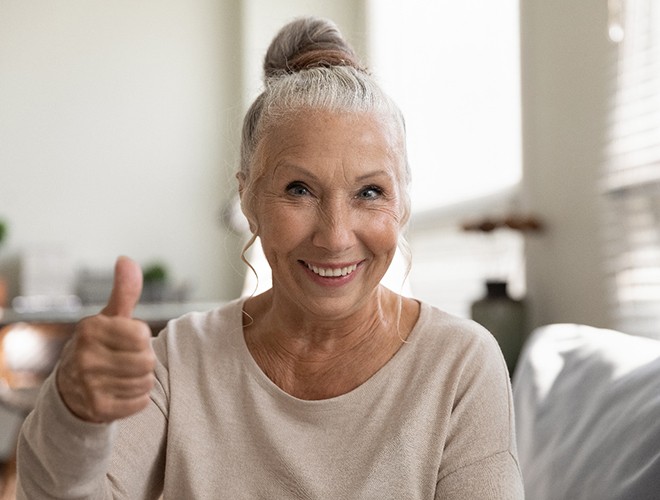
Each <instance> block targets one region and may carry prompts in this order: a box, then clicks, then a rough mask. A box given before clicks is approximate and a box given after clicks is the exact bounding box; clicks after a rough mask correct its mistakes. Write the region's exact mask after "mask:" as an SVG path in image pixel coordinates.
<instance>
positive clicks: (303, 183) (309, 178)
mask: <svg viewBox="0 0 660 500" xmlns="http://www.w3.org/2000/svg"><path fill="white" fill-rule="evenodd" d="M403 151H404V149H403V144H402V137H401V134H400V132H399V131H398V129H397V128H396V127H395V126H394V125H393V124H392V122H391V120H387V119H384V118H382V117H379V116H378V115H374V114H366V113H360V114H357V113H350V114H349V113H337V112H330V111H314V112H307V113H304V112H301V113H300V114H297V115H296V117H295V118H294V119H292V120H290V121H287V122H286V123H284V124H281V125H279V126H276V127H275V128H274V129H273V130H271V133H269V134H268V136H267V137H266V138H265V139H264V143H263V149H262V155H261V158H262V161H263V162H264V164H263V165H261V167H263V169H264V170H263V173H264V175H263V176H262V177H261V179H260V180H259V181H258V184H257V186H256V189H255V196H256V197H257V199H256V203H255V205H254V206H255V213H254V214H253V215H254V218H255V220H256V222H257V227H258V236H259V237H260V238H261V243H262V246H263V250H264V253H265V255H266V258H267V259H268V262H269V263H270V266H271V268H272V272H273V292H274V293H275V297H276V300H284V301H286V303H288V304H290V305H292V306H294V307H297V308H302V309H304V310H306V311H308V312H311V313H313V314H316V315H319V316H322V317H326V318H327V317H338V316H339V317H340V316H348V315H350V313H352V312H354V311H355V310H357V309H359V308H360V307H362V306H364V305H365V303H366V301H368V300H370V299H373V298H374V297H375V290H376V289H377V287H378V284H379V283H380V280H381V278H382V277H383V275H384V274H385V271H386V270H387V268H388V267H389V265H390V262H391V261H392V258H393V256H394V253H395V251H396V247H397V242H398V237H399V232H400V230H401V218H402V214H403V206H402V199H403V196H402V193H401V192H400V190H401V184H402V183H401V182H400V179H401V177H402V176H403V175H404V174H403V168H404V166H403V155H402V152H403Z"/></svg>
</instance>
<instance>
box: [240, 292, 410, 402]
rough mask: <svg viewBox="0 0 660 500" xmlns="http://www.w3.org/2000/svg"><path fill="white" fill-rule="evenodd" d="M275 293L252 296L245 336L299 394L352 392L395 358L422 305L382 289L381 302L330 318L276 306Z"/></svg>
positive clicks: (264, 363)
mask: <svg viewBox="0 0 660 500" xmlns="http://www.w3.org/2000/svg"><path fill="white" fill-rule="evenodd" d="M274 303H275V301H274V300H273V296H272V292H267V293H266V294H263V295H260V296H258V297H254V298H253V299H248V301H247V302H246V305H245V311H246V313H247V315H246V318H247V319H246V321H245V324H244V334H245V340H246V343H247V346H248V349H249V350H250V353H251V354H252V356H253V358H254V359H255V361H256V362H257V364H258V365H259V366H260V367H261V369H262V370H263V371H264V373H265V374H266V375H267V376H268V377H269V378H270V379H271V380H272V381H273V382H274V383H275V384H276V385H278V386H279V387H280V388H281V389H282V390H284V391H285V392H287V393H289V394H291V395H293V396H296V397H299V398H301V399H326V398H329V397H334V396H338V395H341V394H345V393H346V392H349V391H351V390H353V389H355V388H356V387H358V386H359V385H361V384H362V383H364V382H365V381H366V380H367V379H369V378H370V377H371V376H372V375H373V374H374V373H375V372H376V371H378V370H379V369H380V368H381V367H382V366H383V365H385V364H386V363H387V361H389V359H391V357H392V356H393V355H394V354H395V353H396V352H397V351H398V350H399V348H400V347H401V345H402V344H403V342H404V341H405V339H406V337H407V336H408V334H409V333H410V330H411V329H412V326H413V325H414V322H415V321H416V318H417V315H418V304H417V303H416V302H414V301H411V300H409V299H401V298H400V297H398V296H397V295H396V294H394V293H393V292H390V291H389V290H386V289H383V292H379V296H378V300H377V302H375V303H373V304H372V305H371V307H369V308H364V307H363V308H361V309H360V310H359V311H357V312H356V313H355V314H353V315H351V316H347V317H343V318H335V319H333V320H332V321H328V320H325V319H323V318H315V317H310V316H304V315H301V314H300V313H296V314H292V312H291V311H288V312H286V311H287V310H286V309H283V308H279V307H274V305H273V304H274Z"/></svg>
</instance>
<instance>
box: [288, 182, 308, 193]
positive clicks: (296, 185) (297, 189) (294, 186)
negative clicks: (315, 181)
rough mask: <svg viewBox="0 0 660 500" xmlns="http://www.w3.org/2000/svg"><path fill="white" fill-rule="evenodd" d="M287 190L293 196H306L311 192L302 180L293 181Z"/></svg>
mask: <svg viewBox="0 0 660 500" xmlns="http://www.w3.org/2000/svg"><path fill="white" fill-rule="evenodd" d="M286 192H287V193H288V194H290V195H292V196H306V195H308V194H309V189H307V186H305V185H304V184H302V183H300V182H292V183H291V184H289V185H288V186H287V187H286Z"/></svg>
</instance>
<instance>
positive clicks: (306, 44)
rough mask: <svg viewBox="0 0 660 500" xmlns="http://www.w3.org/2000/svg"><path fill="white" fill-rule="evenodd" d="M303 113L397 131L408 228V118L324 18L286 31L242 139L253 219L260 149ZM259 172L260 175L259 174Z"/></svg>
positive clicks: (268, 60)
mask: <svg viewBox="0 0 660 500" xmlns="http://www.w3.org/2000/svg"><path fill="white" fill-rule="evenodd" d="M302 110H305V111H306V110H329V111H338V112H348V113H373V114H375V115H378V116H381V117H383V118H384V119H387V120H391V121H392V123H393V124H394V125H396V127H397V128H398V129H399V131H400V134H401V144H402V151H401V155H402V158H401V159H402V166H403V172H401V175H400V183H401V195H402V200H401V202H402V210H403V213H402V214H401V215H402V221H403V222H404V223H405V222H407V220H408V217H409V212H410V200H409V196H408V184H409V182H410V169H409V166H408V160H407V154H406V150H405V123H404V120H403V116H402V114H401V112H400V110H399V108H398V107H397V106H396V104H395V103H394V102H393V101H392V100H391V99H390V98H389V97H388V96H387V95H386V94H385V93H384V92H383V91H382V89H381V88H380V86H379V85H378V84H377V83H376V81H375V80H374V79H373V77H372V76H371V75H369V73H368V72H367V71H366V70H365V69H364V68H363V67H362V66H361V64H360V63H359V61H358V59H357V56H356V55H355V53H354V52H353V49H352V48H351V47H350V45H349V44H348V43H347V42H346V41H345V40H344V38H343V37H342V35H341V33H340V32H339V30H338V29H337V27H336V26H335V25H334V24H333V23H332V22H330V21H328V20H325V19H318V18H303V19H298V20H296V21H293V22H291V23H289V24H287V25H286V26H284V27H283V28H282V29H281V30H280V32H279V33H278V34H277V35H276V36H275V38H274V39H273V42H272V43H271V45H270V47H269V49H268V51H267V53H266V57H265V60H264V90H263V92H262V93H261V94H260V95H259V96H258V97H257V98H256V100H255V101H254V103H253V104H252V106H251V107H250V109H249V110H248V112H247V114H246V116H245V120H244V122H243V133H242V139H241V165H240V173H239V175H240V176H241V177H242V179H243V182H244V187H243V189H244V192H243V196H242V203H243V209H244V212H246V215H247V216H248V219H250V215H249V214H250V213H251V212H252V210H251V208H252V207H251V201H252V198H253V193H252V192H251V191H252V188H253V187H254V185H255V183H256V181H257V180H258V179H259V178H260V177H261V175H262V174H263V172H261V171H260V170H262V169H260V168H259V166H258V165H259V163H260V162H259V161H257V157H258V151H259V145H260V144H261V141H262V140H263V138H264V137H265V136H266V135H267V134H268V132H269V130H270V129H271V127H273V126H274V125H275V124H281V123H282V122H283V121H284V120H287V119H289V118H291V117H295V115H296V114H297V113H299V112H301V111H302ZM261 163H263V162H261ZM255 166H257V171H253V168H254V167H255ZM250 222H251V223H253V221H250Z"/></svg>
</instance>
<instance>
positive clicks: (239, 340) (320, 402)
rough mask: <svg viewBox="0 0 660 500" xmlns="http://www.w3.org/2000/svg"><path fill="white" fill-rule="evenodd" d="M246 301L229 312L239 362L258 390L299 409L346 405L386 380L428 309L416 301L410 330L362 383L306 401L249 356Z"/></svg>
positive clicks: (408, 350) (406, 354)
mask: <svg viewBox="0 0 660 500" xmlns="http://www.w3.org/2000/svg"><path fill="white" fill-rule="evenodd" d="M246 300H247V297H243V298H241V299H239V300H237V301H236V303H235V306H236V309H235V311H234V314H233V321H234V328H232V331H233V332H234V335H235V337H236V338H235V345H236V346H237V348H238V351H239V356H240V359H241V362H242V364H243V366H244V367H245V368H246V370H247V372H248V374H249V375H250V376H251V377H252V378H253V379H254V380H255V381H256V382H257V383H258V384H259V386H260V387H261V388H262V389H264V390H265V391H266V392H267V393H269V394H270V395H271V397H274V398H277V399H279V400H281V401H282V402H284V403H287V404H290V405H296V406H299V407H301V408H305V409H309V408H317V409H319V410H321V409H326V408H332V407H336V406H341V405H343V404H344V403H346V404H348V403H351V402H353V401H361V400H362V399H363V397H364V396H365V394H366V393H368V392H370V391H373V390H374V389H375V388H376V387H379V386H380V385H381V384H382V383H387V379H388V378H389V377H390V375H391V372H395V371H396V370H397V367H398V366H400V365H401V364H402V363H406V362H407V361H406V360H407V359H408V358H410V357H411V356H412V355H413V353H414V352H415V345H416V344H418V343H419V342H420V341H421V333H419V332H420V331H422V330H423V326H424V324H426V322H427V321H428V318H429V315H430V311H431V310H430V306H429V305H428V304H425V303H424V302H420V311H419V317H418V318H417V321H416V322H415V325H414V326H413V328H412V330H411V331H410V334H409V335H408V338H407V339H406V341H405V342H404V343H403V345H401V347H400V348H399V349H398V350H397V351H396V352H395V353H394V355H393V356H392V357H391V358H390V359H389V360H388V361H387V362H386V363H385V364H384V365H383V366H382V367H381V368H380V369H379V370H378V371H376V372H375V373H374V374H373V375H372V376H371V377H369V378H368V379H367V380H366V381H365V382H363V383H362V384H360V385H359V386H357V387H356V388H355V389H352V390H351V391H349V392H346V393H344V394H340V395H339V396H334V397H331V398H326V399H312V400H310V399H301V398H298V397H296V396H293V395H291V394H289V393H288V392H286V391H284V390H283V389H282V388H280V387H279V386H278V385H277V384H275V382H273V381H272V380H271V379H270V378H268V376H267V375H266V374H265V373H264V371H263V370H262V369H261V367H260V366H259V365H258V364H257V362H256V361H255V359H254V357H252V353H250V350H249V349H248V346H247V343H246V342H245V335H244V332H243V305H244V303H245V301H246Z"/></svg>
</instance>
